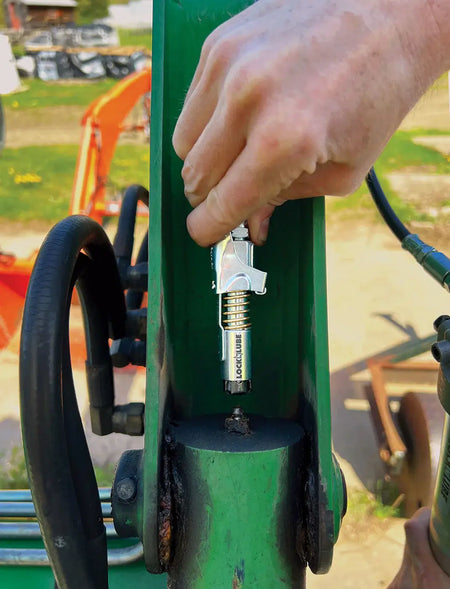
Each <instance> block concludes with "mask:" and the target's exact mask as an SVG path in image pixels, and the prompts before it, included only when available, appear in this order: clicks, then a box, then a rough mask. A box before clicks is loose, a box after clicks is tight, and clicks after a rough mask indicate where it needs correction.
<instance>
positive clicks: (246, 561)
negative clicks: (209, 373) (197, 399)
mask: <svg viewBox="0 0 450 589" xmlns="http://www.w3.org/2000/svg"><path fill="white" fill-rule="evenodd" d="M224 418H225V415H222V416H214V417H209V418H201V419H194V420H190V421H189V420H188V421H187V422H183V423H182V424H181V425H179V426H178V427H176V428H174V431H173V436H174V441H175V449H174V451H173V452H174V464H175V468H176V469H177V472H178V476H179V477H180V482H181V485H182V488H183V500H182V502H181V506H182V507H181V509H182V512H181V513H180V518H181V519H182V520H183V530H182V531H181V532H180V533H179V534H178V536H179V538H178V542H177V544H176V546H175V548H174V552H175V559H174V562H173V563H172V566H171V567H170V569H169V578H170V586H171V587H173V588H174V589H175V588H183V589H209V588H210V587H217V588H229V589H231V588H232V587H233V588H240V589H241V588H242V589H244V588H248V589H253V588H255V587H258V589H274V588H278V587H279V588H281V587H302V586H303V582H304V573H305V569H304V564H303V563H302V562H301V560H300V558H299V557H298V555H297V554H296V552H295V544H296V521H297V518H298V511H299V510H298V506H297V504H298V499H299V498H298V497H296V490H297V484H296V481H295V480H294V477H293V476H292V473H295V472H296V470H297V468H298V466H299V464H300V463H301V459H302V450H303V446H302V442H303V431H302V428H301V427H300V426H299V425H297V424H296V423H294V422H292V421H287V420H280V419H276V420H273V419H261V418H256V417H253V418H251V419H250V423H251V426H252V428H253V435H252V436H241V435H236V434H229V433H226V432H225V431H223V420H224ZM230 436H231V437H230ZM249 497H251V500H250V501H249V500H248V498H249Z"/></svg>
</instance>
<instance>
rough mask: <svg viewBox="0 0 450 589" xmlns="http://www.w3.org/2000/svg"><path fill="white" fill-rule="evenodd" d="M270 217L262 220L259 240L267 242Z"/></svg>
mask: <svg viewBox="0 0 450 589" xmlns="http://www.w3.org/2000/svg"><path fill="white" fill-rule="evenodd" d="M269 225H270V217H266V218H265V219H263V220H262V221H261V225H260V226H259V231H258V241H259V242H260V243H265V242H266V241H267V235H268V234H269Z"/></svg>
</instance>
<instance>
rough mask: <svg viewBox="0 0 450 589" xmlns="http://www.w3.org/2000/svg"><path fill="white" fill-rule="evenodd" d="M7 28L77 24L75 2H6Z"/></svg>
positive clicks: (60, 0)
mask: <svg viewBox="0 0 450 589" xmlns="http://www.w3.org/2000/svg"><path fill="white" fill-rule="evenodd" d="M3 6H4V10H5V21H6V25H7V27H9V28H11V29H15V30H21V29H35V28H46V27H49V26H54V25H61V24H66V23H73V22H75V10H76V7H77V2H76V1H75V0H4V2H3Z"/></svg>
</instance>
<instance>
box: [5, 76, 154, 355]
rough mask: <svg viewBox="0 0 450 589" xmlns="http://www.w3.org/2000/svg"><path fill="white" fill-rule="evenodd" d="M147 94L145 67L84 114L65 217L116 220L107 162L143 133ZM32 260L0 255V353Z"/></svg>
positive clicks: (13, 327) (16, 321) (17, 315)
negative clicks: (137, 114)
mask: <svg viewBox="0 0 450 589" xmlns="http://www.w3.org/2000/svg"><path fill="white" fill-rule="evenodd" d="M150 92H151V67H146V68H143V69H142V70H140V71H138V72H135V73H133V74H131V75H129V76H127V77H126V78H124V79H123V80H121V81H120V82H118V83H117V84H116V85H115V86H114V87H113V88H112V89H111V90H109V91H108V92H107V93H106V94H104V95H102V96H100V97H99V98H97V100H95V101H94V102H93V103H91V104H90V106H89V107H88V109H87V110H86V112H85V113H84V115H83V118H82V120H81V125H82V127H83V132H82V138H81V143H80V148H79V151H78V159H77V164H76V169H75V178H74V183H73V189H72V198H71V203H70V208H69V214H71V215H76V214H83V215H88V216H90V217H92V218H93V219H95V220H96V221H97V222H99V223H102V222H103V221H104V219H105V218H106V217H111V216H117V215H118V214H119V211H120V202H118V201H117V200H116V201H112V200H108V194H107V179H108V175H109V170H110V166H111V161H112V159H113V156H114V151H115V148H116V145H117V141H118V139H119V137H120V135H121V133H123V132H124V131H130V130H136V131H142V132H144V131H145V130H146V129H148V128H149V125H148V122H149V116H150V99H149V96H150ZM140 99H142V100H143V105H144V108H143V116H142V117H141V118H142V121H141V122H140V123H139V124H138V125H133V126H132V127H130V126H129V125H127V124H126V118H127V116H128V114H129V113H130V112H131V110H132V109H133V108H134V107H135V106H136V104H137V103H138V101H139V100H140ZM36 255H37V252H33V253H32V254H31V255H30V256H29V257H28V258H18V257H16V256H15V255H14V254H12V253H9V252H8V253H7V252H0V303H1V306H0V349H3V348H5V347H7V346H8V344H9V343H10V342H11V340H12V338H13V336H14V334H15V333H16V331H17V328H18V327H19V325H20V321H21V317H22V310H23V306H24V302H25V295H26V292H27V288H28V282H29V280H30V275H31V270H32V268H33V265H34V261H35V258H36Z"/></svg>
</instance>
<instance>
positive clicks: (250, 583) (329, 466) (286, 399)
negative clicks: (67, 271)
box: [116, 0, 344, 587]
mask: <svg viewBox="0 0 450 589" xmlns="http://www.w3.org/2000/svg"><path fill="white" fill-rule="evenodd" d="M248 4H250V2H248V1H247V2H244V1H242V0H230V1H227V2H217V1H216V2H212V1H208V0H187V1H183V2H179V1H175V0H158V1H155V3H154V21H153V22H154V30H153V45H154V46H153V83H152V87H153V90H152V122H151V124H152V127H151V192H150V227H149V260H150V265H149V294H148V299H149V308H148V334H147V342H148V354H147V393H146V414H145V421H146V433H145V449H144V453H143V457H142V460H137V461H136V462H137V463H138V464H139V469H140V472H142V482H141V483H140V485H141V486H140V488H141V491H140V493H139V494H138V499H137V504H136V505H135V506H134V507H133V511H132V516H131V519H134V521H135V530H136V531H137V532H138V533H139V535H140V536H141V537H142V538H143V543H144V551H145V560H146V565H147V567H148V568H149V570H151V571H153V572H159V571H161V570H163V569H164V568H167V567H168V569H169V577H172V579H173V582H175V581H176V580H178V581H177V582H178V583H181V584H175V585H173V586H177V587H178V586H180V587H181V586H182V587H212V586H214V587H222V586H223V587H228V586H231V578H233V579H234V578H238V579H240V582H241V583H242V585H239V586H245V587H277V586H292V587H293V586H298V583H301V578H302V573H301V572H300V570H301V569H302V568H303V566H304V563H305V562H306V561H307V562H308V563H309V565H310V567H311V568H312V569H313V570H314V571H315V572H326V571H327V570H328V568H329V566H330V563H331V557H332V549H333V544H334V542H335V541H336V539H337V536H338V533H339V527H340V522H341V517H342V514H343V511H344V507H343V504H344V489H343V479H342V476H341V472H340V469H339V467H338V465H337V463H336V462H335V460H334V457H333V455H332V452H331V417H330V392H329V369H328V339H327V338H328V335H327V307H326V276H325V235H324V202H323V198H315V199H308V200H302V201H297V202H289V203H287V204H286V205H285V206H284V207H282V208H281V209H279V210H277V212H276V215H275V216H274V219H273V222H272V224H271V234H270V239H269V241H268V243H267V245H266V246H264V247H263V248H260V249H259V250H258V251H257V253H256V265H257V267H259V268H263V269H264V270H265V271H267V273H268V284H267V294H266V296H264V297H257V298H256V300H255V301H254V302H253V303H252V304H253V306H252V326H253V327H252V329H253V334H254V335H253V340H254V350H253V366H254V369H253V373H254V374H253V389H254V392H252V394H251V395H248V396H246V397H244V398H243V399H242V402H241V405H242V407H243V409H244V410H245V412H248V413H250V414H256V415H259V416H261V417H262V418H265V421H264V422H261V425H260V426H258V428H256V429H257V431H256V433H257V434H258V435H260V437H261V440H260V441H261V444H262V446H261V447H259V448H257V447H255V448H253V449H249V448H248V447H245V448H243V447H241V446H239V445H238V447H237V448H233V445H232V444H230V446H229V448H227V446H226V443H222V442H223V440H221V442H220V443H219V442H217V440H216V441H214V436H215V433H217V430H215V426H214V425H212V423H215V424H216V426H217V427H219V425H218V423H219V422H216V421H214V419H215V418H214V417H213V418H211V419H210V420H209V421H208V418H205V417H204V416H208V415H217V414H221V413H224V414H227V413H228V414H229V413H230V411H231V409H232V401H231V400H230V398H228V397H226V396H225V394H224V393H223V392H222V382H221V377H220V366H219V354H218V340H219V335H218V325H217V309H216V305H217V301H216V297H215V296H214V294H213V292H212V291H211V268H210V252H209V251H207V250H204V249H201V248H199V247H198V246H197V245H196V244H195V243H193V242H192V240H191V239H190V237H189V236H188V234H187V231H186V228H185V219H186V216H187V214H188V212H189V205H188V204H187V202H186V200H185V198H184V196H183V185H182V180H181V176H180V171H181V162H180V160H179V159H178V158H177V157H176V155H175V153H174V151H173V148H172V144H171V137H172V133H173V129H174V126H175V123H176V120H177V116H178V114H179V112H180V110H181V106H182V104H183V99H184V96H185V93H186V91H187V89H188V87H189V83H190V80H191V78H192V75H193V73H194V70H195V66H196V64H197V62H198V58H199V55H200V50H201V46H202V43H203V41H204V39H205V38H206V36H207V35H208V34H209V33H210V32H211V31H212V30H213V29H214V28H215V27H216V26H217V25H219V24H220V23H221V22H222V21H224V20H225V19H227V18H229V17H230V16H231V15H232V14H233V13H236V12H238V11H240V10H242V9H244V8H245V7H246V6H247V5H248ZM202 417H203V418H204V421H202V419H201V418H202ZM280 419H281V420H287V423H288V425H287V429H289V424H290V423H295V424H297V425H298V426H300V429H299V431H300V430H301V434H298V439H297V441H296V442H295V443H291V442H292V440H290V438H289V436H290V435H291V433H292V432H288V433H286V436H287V438H286V440H288V441H286V440H285V442H283V441H282V440H278V441H276V442H275V441H274V440H273V439H271V435H270V432H272V433H273V434H274V435H275V432H276V430H277V428H278V427H279V420H280ZM222 423H223V422H222ZM258 423H259V422H258ZM174 424H175V426H174ZM190 428H192V429H190ZM180 430H182V431H181V433H179V434H178V433H177V432H179V431H180ZM188 430H189V431H188ZM205 431H206V432H208V434H205ZM203 434H204V435H203ZM265 436H266V437H265ZM275 437H276V436H275ZM199 438H202V439H203V438H205V439H203V442H198V439H199ZM266 438H267V439H266ZM300 438H301V439H300ZM289 440H290V441H289ZM216 442H217V443H216ZM274 448H275V449H276V451H275V450H274ZM293 448H294V449H295V450H292V449H293ZM268 452H269V454H270V453H271V454H270V458H269V454H267V453H268ZM287 456H289V459H288V458H287ZM292 456H295V458H292ZM233 461H234V462H233ZM214 465H215V466H214ZM173 469H175V470H176V473H177V474H176V477H175V476H174V472H173ZM236 469H241V472H245V471H247V470H251V471H252V472H251V474H248V472H246V475H245V476H244V477H242V478H240V477H239V476H238V477H234V478H232V479H230V478H229V477H230V476H231V475H230V473H233V472H236ZM167 473H169V474H168V475H167ZM177 477H178V478H177ZM196 477H197V478H196ZM199 477H200V479H201V483H202V484H201V488H200V487H199V485H198V478H199ZM271 477H274V478H277V477H278V478H277V480H278V482H279V483H280V484H283V485H286V488H285V489H284V491H283V489H280V488H278V489H277V488H276V485H275V486H274V485H272V487H271V484H270V481H271ZM175 479H176V480H175ZM242 479H244V480H242ZM116 480H117V479H116ZM229 482H232V484H229ZM177 485H179V486H181V490H180V489H179V488H178V487H177ZM269 487H270V489H271V490H270V489H269ZM287 487H289V489H288V490H287ZM183 489H184V491H183ZM268 489H269V490H268ZM184 492H185V495H183V493H184ZM164 493H166V494H165V495H164ZM280 493H281V494H283V493H285V496H284V498H283V500H282V501H280V500H279V495H280ZM267 494H268V495H267ZM164 497H165V499H166V507H167V501H168V503H169V505H170V508H168V509H166V511H165V515H164V517H163V518H161V504H162V502H164V501H163V499H164ZM168 498H170V501H169V499H168ZM255 504H256V507H255ZM281 504H283V505H284V507H283V505H281ZM286 505H289V508H288V509H287V512H289V516H287V515H286V513H285V511H286ZM277 510H278V511H277ZM283 510H284V512H283V513H285V514H284V515H280V514H281V512H282V511H283ZM278 512H280V513H278ZM227 514H228V515H227ZM129 515H130V514H128V516H129ZM125 517H126V514H124V515H123V516H122V518H125ZM240 517H244V518H245V520H244V522H242V521H241V524H240V525H237V523H238V522H239V518H240ZM277 518H278V519H277ZM162 520H163V521H162ZM256 520H257V521H256ZM247 526H248V527H249V528H251V533H250V534H246V533H243V530H244V529H245V527H247ZM186 528H190V529H186ZM267 534H275V536H276V538H275V540H274V541H273V542H270V543H267V542H266V535H267ZM169 537H170V539H171V540H170V542H169V540H168V538H169ZM183 538H184V539H185V540H186V539H188V541H189V544H190V550H189V554H190V555H191V556H190V558H191V560H192V559H194V560H195V563H193V562H191V563H189V562H186V558H187V557H186V558H184V557H182V556H180V552H183V550H184V549H185V545H184V544H183ZM223 542H226V547H225V546H224V544H223ZM286 543H291V545H290V546H286ZM292 543H293V544H292ZM168 544H170V550H169V547H168ZM193 545H194V546H193ZM183 546H184V548H183ZM295 546H296V550H295ZM177 550H178V553H177ZM213 555H214V556H213ZM211 558H213V561H214V562H213V565H212V564H211ZM233 559H234V560H233ZM286 561H288V562H286ZM242 562H244V563H247V565H246V566H247V573H245V571H244V572H243V573H240V572H239V571H240V570H241V569H240V567H241V565H240V563H242ZM274 562H275V563H276V564H275V565H273V563H274ZM251 563H255V565H256V564H257V566H253V567H252V565H251ZM244 566H245V565H244ZM177 567H178V570H177ZM180 570H182V571H184V572H183V573H180ZM287 571H289V574H288V573H287ZM182 574H183V575H184V577H183V581H180V578H181V577H180V575H182ZM239 575H241V576H239ZM283 575H285V576H286V579H289V580H286V582H281V581H280V578H283ZM226 579H230V584H228V581H226ZM243 579H245V581H243Z"/></svg>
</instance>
